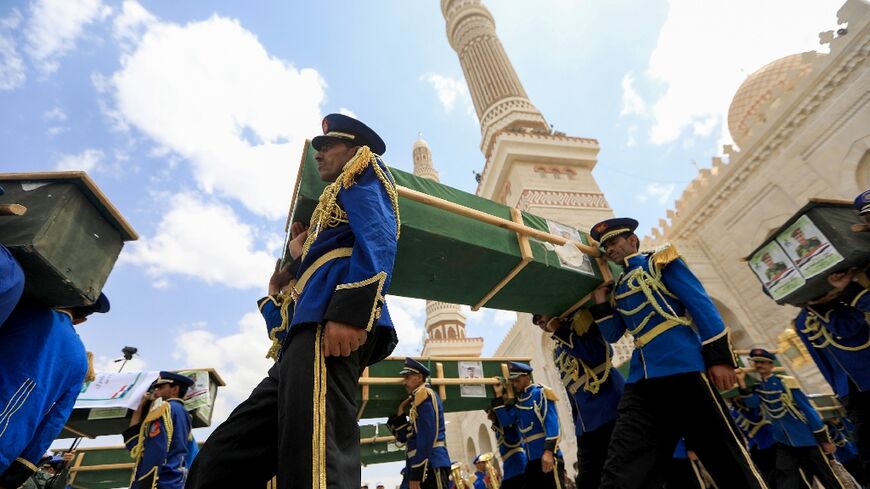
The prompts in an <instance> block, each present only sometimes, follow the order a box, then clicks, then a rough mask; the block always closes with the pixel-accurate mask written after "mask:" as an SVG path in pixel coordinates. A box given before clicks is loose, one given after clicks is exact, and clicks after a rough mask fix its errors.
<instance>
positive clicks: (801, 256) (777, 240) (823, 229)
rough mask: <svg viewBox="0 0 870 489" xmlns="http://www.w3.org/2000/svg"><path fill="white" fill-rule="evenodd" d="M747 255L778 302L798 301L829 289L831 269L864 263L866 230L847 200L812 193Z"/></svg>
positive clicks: (868, 246)
mask: <svg viewBox="0 0 870 489" xmlns="http://www.w3.org/2000/svg"><path fill="white" fill-rule="evenodd" d="M853 227H855V228H856V229H853ZM746 260H747V261H748V263H749V266H750V268H751V269H752V271H753V272H755V276H756V277H757V278H758V280H759V281H760V282H761V284H762V286H763V287H764V290H765V292H766V293H767V294H768V295H770V296H771V297H772V298H773V299H774V300H775V301H776V302H777V303H779V304H792V305H798V304H802V303H805V302H808V301H810V300H813V299H815V298H817V297H820V296H822V295H824V294H825V293H827V292H828V291H830V290H831V286H830V285H829V284H828V282H827V276H828V274H830V273H831V272H837V271H841V270H846V269H849V268H851V267H856V268H858V269H859V270H863V269H864V267H866V265H867V263H868V262H870V232H868V231H867V230H866V228H864V226H862V225H861V220H860V218H859V217H858V215H857V214H856V213H855V210H854V208H853V207H852V203H851V202H846V201H832V200H824V199H810V202H809V203H808V204H807V205H805V206H803V207H802V208H801V209H800V210H799V211H797V213H795V214H794V215H793V216H792V217H790V218H789V219H788V220H786V221H785V223H784V224H783V225H782V226H780V227H779V228H778V229H777V230H776V231H774V232H773V233H771V235H770V236H769V237H768V238H767V239H766V240H764V242H763V243H762V244H761V245H760V246H759V247H758V248H756V249H755V250H754V251H753V252H752V253H751V254H750V255H749V256H748V257H747V258H746Z"/></svg>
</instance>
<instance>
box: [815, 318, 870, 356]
mask: <svg viewBox="0 0 870 489" xmlns="http://www.w3.org/2000/svg"><path fill="white" fill-rule="evenodd" d="M804 324H805V325H806V328H805V329H802V330H801V332H802V333H804V334H806V335H807V338H808V339H809V340H810V343H811V344H812V345H813V346H814V347H815V348H819V349H821V348H825V347H827V346H828V345H831V346H833V347H834V348H836V349H838V350H843V351H849V352H855V351H861V350H866V349H867V348H868V347H870V338H868V340H867V342H866V343H864V344H863V345H860V346H846V345H844V344H842V343H840V342H838V341H837V340H836V339H834V335H832V334H831V332H830V331H828V328H826V327H825V325H824V324H822V321H821V320H820V319H819V317H818V316H816V315H815V314H813V313H810V314H807V320H806V321H805V322H804ZM818 339H821V341H820V342H819V343H816V341H815V340H818Z"/></svg>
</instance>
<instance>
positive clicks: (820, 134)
mask: <svg viewBox="0 0 870 489" xmlns="http://www.w3.org/2000/svg"><path fill="white" fill-rule="evenodd" d="M441 12H442V14H443V16H444V19H445V21H446V30H447V38H448V40H449V42H450V46H451V47H452V48H453V49H454V50H455V51H456V54H457V55H458V56H459V61H460V63H461V65H462V70H463V73H464V75H465V80H466V82H467V84H468V88H469V92H470V94H471V98H472V101H473V103H474V108H475V110H476V113H477V118H478V120H479V121H480V133H481V141H480V150H481V152H482V153H483V155H484V157H485V158H486V164H485V166H484V168H483V171H482V175H481V177H480V180H479V185H478V188H477V194H478V195H480V196H482V197H486V198H488V199H491V200H494V201H497V202H500V203H502V204H505V205H508V206H512V207H517V208H519V209H521V210H524V211H528V212H531V213H533V214H537V215H540V216H542V217H545V218H547V219H551V220H554V221H557V222H562V223H565V224H569V225H571V226H574V227H577V228H580V229H589V228H590V227H591V226H592V225H593V224H594V223H596V222H598V221H600V220H602V219H606V218H608V217H612V216H613V215H614V213H613V210H612V209H611V208H610V206H609V204H608V202H607V199H606V198H605V195H604V193H603V192H602V191H601V189H600V188H599V187H598V184H597V183H596V181H595V178H594V177H593V176H592V170H593V169H594V168H595V165H596V163H597V155H598V151H599V145H598V142H597V141H596V140H595V139H592V138H587V137H580V136H571V135H567V134H564V133H561V132H558V131H553V130H552V129H551V127H550V125H549V124H548V123H547V120H546V118H545V117H544V114H542V113H541V112H540V111H539V110H538V109H537V108H536V107H535V106H534V104H532V102H531V101H530V100H529V98H528V96H527V95H526V92H525V90H524V89H523V85H522V83H521V82H520V80H519V78H518V77H517V74H516V72H515V71H514V69H513V66H512V65H511V62H510V59H509V58H508V56H507V53H506V52H505V50H504V47H503V46H502V44H501V42H500V41H499V38H498V36H497V34H496V30H495V20H494V19H493V16H492V14H491V13H490V11H489V10H488V9H487V8H486V6H485V5H483V4H482V3H481V1H480V0H441ZM837 16H838V21H839V24H841V25H843V26H845V27H843V28H841V29H839V30H838V31H837V32H824V33H821V34H820V35H819V37H820V40H821V42H822V43H824V44H827V45H828V46H829V48H830V51H829V52H828V53H827V54H821V53H816V52H807V53H798V54H793V55H791V56H786V57H784V58H782V59H778V60H775V61H772V62H771V63H769V64H767V65H766V66H764V67H762V68H761V69H759V70H758V71H756V72H755V73H753V74H751V75H750V76H748V77H747V78H746V80H745V81H744V82H743V84H742V85H741V86H740V88H739V89H738V90H737V93H735V95H734V98H733V100H732V102H731V106H730V109H729V111H728V128H729V131H730V132H731V135H732V138H733V140H734V142H735V144H736V147H734V146H725V147H724V148H723V152H724V155H723V156H722V157H715V158H713V160H712V165H711V166H710V168H705V169H703V170H700V171H699V172H698V175H697V176H696V178H695V179H694V180H693V181H692V182H691V183H690V184H689V185H688V186H687V187H686V189H685V191H684V192H683V194H682V196H680V198H679V199H678V200H677V202H676V206H675V208H674V209H672V210H668V211H667V215H666V216H665V217H663V218H662V219H661V220H660V221H659V225H658V227H657V228H655V229H653V231H652V234H651V235H650V236H646V237H644V238H643V245H644V247H645V248H649V247H654V246H657V245H661V244H663V243H666V242H670V243H672V244H674V245H675V246H676V247H677V249H679V250H680V252H681V254H682V256H683V257H684V258H685V259H686V260H687V262H688V263H689V264H690V266H691V267H692V269H693V271H694V272H695V273H696V274H698V276H699V277H700V279H701V281H702V282H703V284H704V286H705V287H706V289H707V291H708V292H709V294H710V296H711V297H712V298H713V301H714V302H715V304H716V306H717V307H718V308H719V310H720V312H721V313H722V316H723V318H724V319H725V322H726V324H727V325H728V326H729V328H730V329H731V335H732V342H733V344H734V348H735V349H737V350H741V349H748V348H750V347H753V346H763V347H766V348H771V349H778V350H779V351H780V357H782V361H783V363H784V366H785V368H786V370H787V371H788V372H789V374H791V375H794V376H796V377H797V378H798V379H799V380H800V381H801V383H802V384H803V387H804V390H805V391H807V392H811V393H820V392H830V388H829V387H828V385H827V384H826V383H825V382H824V380H823V379H822V377H821V375H820V373H819V372H818V370H817V369H816V367H815V366H814V364H813V363H812V361H811V360H810V359H809V356H808V354H807V352H806V351H805V350H804V348H803V346H802V345H801V344H800V341H799V340H798V339H797V337H796V336H795V335H794V332H793V331H791V330H790V329H789V327H790V323H791V320H792V319H793V317H794V316H795V315H796V314H797V309H795V308H793V307H791V306H779V305H777V304H776V303H774V302H773V301H771V300H770V299H769V298H768V297H767V296H766V295H764V293H762V290H761V286H760V285H759V283H758V281H757V279H756V278H755V277H754V275H753V274H752V272H751V271H750V269H749V267H748V266H747V265H746V263H745V262H744V261H743V260H742V259H743V257H745V256H746V255H748V254H749V253H750V252H751V251H752V250H753V249H754V248H755V247H756V246H758V245H759V244H760V243H761V242H762V240H764V238H765V237H767V236H768V234H769V233H770V232H771V231H773V230H774V229H776V228H777V227H779V225H780V224H782V222H783V221H785V219H786V218H787V217H789V216H791V215H792V214H793V213H794V212H795V211H796V210H797V209H799V208H800V207H801V206H803V205H804V204H805V203H806V202H807V200H808V199H809V198H814V197H821V198H831V199H848V200H851V199H852V198H853V197H854V196H855V195H857V194H858V193H860V192H862V191H864V190H866V189H868V188H870V129H868V128H870V110H868V109H870V106H868V103H870V67H868V63H867V56H868V51H870V4H868V3H866V2H863V1H861V0H847V1H846V3H845V4H844V5H843V6H842V7H841V8H840V10H839V11H838V13H837ZM413 162H414V173H415V174H416V175H418V176H421V177H425V178H430V179H433V180H436V181H437V180H438V171H437V170H436V165H435V162H434V161H433V157H432V152H431V150H430V149H429V147H428V145H427V143H426V142H425V141H423V140H422V139H421V140H418V141H417V142H415V143H414V146H413ZM425 327H426V339H425V341H424V346H423V352H422V355H423V356H436V355H437V356H451V357H477V356H480V353H481V351H482V349H483V339H482V338H470V337H468V336H467V335H466V328H465V316H464V315H463V314H462V312H461V310H460V307H459V306H458V305H455V304H446V303H442V302H435V301H428V302H427V304H426V323H425ZM552 346H553V345H552V340H550V339H549V337H546V336H544V335H542V334H541V332H540V330H539V329H538V328H537V327H535V326H533V325H532V324H531V317H530V315H529V314H525V313H518V314H517V320H516V323H515V324H514V325H513V327H512V328H511V329H510V331H509V332H508V333H507V335H506V336H505V338H504V340H502V342H501V344H500V345H499V346H498V348H497V349H496V350H495V354H494V356H497V357H500V356H505V357H506V356H524V357H531V358H532V365H533V366H534V367H535V371H536V380H537V381H538V382H540V383H543V384H547V385H551V386H558V385H559V384H560V380H559V375H558V373H557V371H556V369H555V366H554V365H553V361H552V357H551V351H552ZM631 349H632V346H631V342H629V341H627V338H623V340H622V341H621V342H620V343H619V344H618V345H616V350H617V351H616V354H615V356H614V362H615V363H616V364H617V365H618V364H621V363H622V362H625V361H626V360H627V359H628V358H629V356H630V355H631ZM558 410H559V417H560V421H561V424H562V427H563V428H562V432H563V439H562V441H561V442H560V446H561V448H562V450H563V452H564V453H565V457H566V460H569V461H573V460H576V440H575V438H574V436H573V432H574V430H573V422H572V420H571V409H570V407H569V405H568V402H567V400H566V399H564V396H563V398H562V400H560V401H559V405H558ZM447 421H448V424H447V442H448V450H449V452H450V453H451V454H452V456H453V457H454V458H455V459H457V460H461V459H464V460H471V459H473V458H474V456H475V455H476V454H478V453H482V452H488V451H493V450H494V449H495V447H496V444H495V438H494V437H493V434H492V431H491V430H490V429H489V423H488V421H487V420H486V418H485V415H484V413H483V412H479V413H478V412H469V413H453V414H447ZM567 469H568V474H569V476H573V474H574V470H573V468H572V467H570V466H568V467H567Z"/></svg>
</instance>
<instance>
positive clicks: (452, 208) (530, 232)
mask: <svg viewBox="0 0 870 489" xmlns="http://www.w3.org/2000/svg"><path fill="white" fill-rule="evenodd" d="M396 190H397V191H398V193H399V196H400V197H404V198H406V199H410V200H413V201H415V202H419V203H421V204H426V205H430V206H432V207H437V208H439V209H442V210H445V211H448V212H452V213H454V214H458V215H460V216H464V217H468V218H471V219H475V220H477V221H480V222H485V223H487V224H492V225H493V226H498V227H500V228H504V229H508V230H510V231H513V232H515V233H519V234H522V235H525V236H528V237H530V238H535V239H537V240H540V241H545V242H547V243H551V244H554V245H556V246H562V245H564V244H566V243H572V244H573V245H574V246H576V247H577V248H578V249H579V250H580V251H582V252H583V253H586V254H587V255H589V256H591V257H594V258H598V257H599V256H601V253H600V252H599V250H598V247H597V246H590V245H587V244H583V243H578V242H577V241H573V240H569V239H566V238H563V237H561V236H556V235H555V234H551V233H548V232H546V231H541V230H539V229H534V228H530V227H528V226H526V225H524V224H522V223H517V222H514V221H511V220H509V219H504V218H501V217H497V216H493V215H492V214H487V213H486V212H481V211H479V210H477V209H472V208H470V207H465V206H464V205H459V204H455V203H453V202H450V201H448V200H444V199H441V198H438V197H434V196H432V195H429V194H424V193H423V192H418V191H416V190H413V189H410V188H408V187H403V186H401V185H396Z"/></svg>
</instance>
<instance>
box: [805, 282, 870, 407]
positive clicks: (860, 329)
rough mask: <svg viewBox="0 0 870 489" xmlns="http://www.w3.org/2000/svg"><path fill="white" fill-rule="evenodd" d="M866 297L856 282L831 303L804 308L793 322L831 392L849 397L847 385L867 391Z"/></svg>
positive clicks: (869, 330) (869, 332)
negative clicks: (850, 384)
mask: <svg viewBox="0 0 870 489" xmlns="http://www.w3.org/2000/svg"><path fill="white" fill-rule="evenodd" d="M868 312H870V294H868V290H867V289H865V288H864V287H863V286H861V285H859V284H858V283H856V282H853V283H851V284H849V286H848V287H846V289H845V290H844V291H843V293H842V294H841V295H840V297H838V298H837V299H835V300H834V301H831V302H828V303H825V304H816V305H812V306H806V307H804V308H802V309H801V312H800V313H798V316H797V318H795V324H794V326H795V332H796V333H797V334H798V336H799V337H800V339H801V340H802V341H803V342H804V344H805V345H806V346H807V350H808V351H809V352H810V355H811V356H812V357H813V360H814V361H815V362H816V366H818V367H819V370H820V371H821V372H822V375H823V376H824V377H825V380H827V381H828V383H829V384H830V385H831V388H833V389H834V392H835V393H836V394H837V397H840V398H843V397H846V396H848V395H849V381H850V380H851V381H852V383H853V384H855V386H856V387H857V388H858V389H859V390H860V391H862V392H866V391H870V369H868V368H867V366H868V365H870V325H868V322H867V317H866V314H867V313H868Z"/></svg>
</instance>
